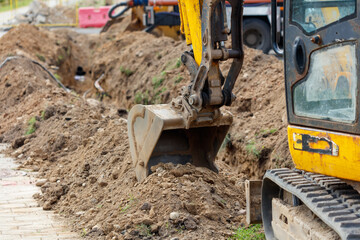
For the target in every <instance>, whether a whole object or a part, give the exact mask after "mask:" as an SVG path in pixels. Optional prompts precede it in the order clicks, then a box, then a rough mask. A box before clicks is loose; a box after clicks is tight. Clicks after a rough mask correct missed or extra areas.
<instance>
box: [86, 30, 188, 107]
mask: <svg viewBox="0 0 360 240" xmlns="http://www.w3.org/2000/svg"><path fill="white" fill-rule="evenodd" d="M113 31H114V29H113V30H111V29H110V31H108V32H106V33H104V34H102V35H101V36H100V38H101V41H100V44H99V46H98V48H96V49H95V53H94V55H93V57H92V58H93V59H94V61H93V64H92V68H91V72H92V74H93V75H92V76H93V80H96V79H98V78H99V77H100V76H101V75H102V74H104V76H105V77H104V80H103V81H102V82H101V86H102V87H103V88H104V90H105V91H106V92H107V93H108V94H109V95H110V96H111V99H110V98H106V99H105V101H106V102H111V103H115V104H116V105H117V106H118V107H120V108H124V109H130V108H131V106H133V105H134V104H135V103H143V104H154V103H160V102H168V101H169V100H170V99H171V98H172V97H173V96H176V95H177V94H178V92H177V90H178V89H180V87H181V86H182V85H183V84H184V83H185V82H187V81H186V80H187V79H185V78H186V77H187V75H188V73H186V72H185V73H184V75H185V78H184V76H182V75H183V74H182V72H184V71H186V70H185V68H184V67H183V66H182V64H181V62H180V54H181V53H182V52H183V50H185V49H186V44H185V43H183V42H180V41H175V40H173V39H171V38H167V37H161V38H156V37H155V36H153V35H151V34H149V33H145V32H124V33H119V34H116V33H114V32H113ZM180 73H181V74H180Z"/></svg>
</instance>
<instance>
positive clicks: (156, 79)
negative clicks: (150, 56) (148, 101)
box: [151, 72, 166, 89]
mask: <svg viewBox="0 0 360 240" xmlns="http://www.w3.org/2000/svg"><path fill="white" fill-rule="evenodd" d="M162 73H165V74H164V75H163V74H161V77H153V79H152V81H151V82H152V85H153V88H154V89H157V88H159V87H160V86H161V84H162V83H163V82H164V80H165V76H166V72H162Z"/></svg>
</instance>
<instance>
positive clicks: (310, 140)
mask: <svg viewBox="0 0 360 240" xmlns="http://www.w3.org/2000/svg"><path fill="white" fill-rule="evenodd" d="M227 3H229V4H230V5H231V7H232V11H231V18H230V19H231V22H227V17H226V9H225V4H227ZM179 8H180V16H181V23H182V25H181V30H182V32H183V33H184V34H185V36H186V41H187V43H188V44H189V45H190V46H191V51H189V52H185V53H183V55H182V56H181V60H182V62H183V63H184V64H185V65H186V66H187V68H188V70H189V72H190V75H191V82H190V83H189V85H188V86H186V87H184V89H182V93H181V95H180V96H179V97H177V98H175V99H173V100H172V102H171V104H163V105H152V106H143V105H136V106H134V107H133V108H132V109H131V111H130V113H129V120H128V134H129V139H130V150H131V154H132V158H133V161H134V166H135V172H136V177H137V179H138V180H139V181H142V180H144V179H145V178H146V177H147V176H148V175H149V174H151V167H152V166H155V165H156V164H158V163H161V162H164V163H166V162H172V163H175V164H186V163H192V164H194V165H195V166H202V167H208V168H210V169H212V170H213V171H217V168H216V165H215V164H214V159H215V157H216V154H217V151H218V149H219V147H220V145H221V144H222V142H223V139H224V137H225V135H226V134H227V132H228V129H229V126H230V125H231V123H232V116H231V114H230V113H228V112H227V111H225V110H223V109H221V107H222V106H224V105H228V106H229V105H231V103H232V102H233V101H234V99H235V96H234V95H233V94H232V89H233V87H234V84H235V81H236V79H237V77H238V74H239V72H240V70H241V67H242V63H243V48H242V9H243V1H241V0H239V1H238V0H229V1H227V2H225V1H224V0H200V1H198V0H179ZM281 9H283V14H284V16H283V18H282V19H283V24H284V42H283V44H281V45H282V46H283V49H280V48H279V45H278V43H277V39H276V36H277V35H276V31H277V27H278V26H279V24H280V23H279V22H277V19H278V18H277V17H276V16H277V14H278V10H279V6H278V3H277V1H276V0H272V33H273V34H272V42H273V49H274V51H275V53H277V54H278V55H283V56H284V72H285V90H286V108H287V116H288V123H289V125H288V142H289V148H290V152H291V156H292V159H293V162H294V165H295V168H294V169H285V168H284V169H273V170H268V171H267V172H266V174H265V176H264V178H263V181H262V189H261V191H262V193H261V195H262V196H261V199H262V201H261V210H262V221H263V225H264V231H265V235H266V238H267V239H271V240H272V239H280V240H282V239H331V240H333V239H343V240H345V239H346V240H354V239H360V194H359V191H360V183H359V182H360V122H359V115H360V112H359V111H360V107H359V106H360V105H359V104H360V101H359V100H360V97H359V94H360V92H359V88H358V84H359V79H358V76H360V75H359V69H360V67H359V57H360V48H359V39H360V19H359V16H360V13H359V11H360V1H356V0H284V3H283V5H282V6H281ZM230 39H231V48H230V49H229V48H226V47H225V46H228V44H225V42H226V41H228V40H230ZM228 59H232V65H231V68H230V70H229V72H228V73H227V74H226V76H224V75H223V74H222V72H221V71H220V68H219V63H220V61H225V60H228ZM259 84H261V83H259Z"/></svg>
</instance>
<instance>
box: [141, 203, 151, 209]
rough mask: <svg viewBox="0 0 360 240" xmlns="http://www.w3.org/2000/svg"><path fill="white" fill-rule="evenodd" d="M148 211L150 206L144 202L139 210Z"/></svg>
mask: <svg viewBox="0 0 360 240" xmlns="http://www.w3.org/2000/svg"><path fill="white" fill-rule="evenodd" d="M150 209H151V204H150V203H148V202H145V203H144V204H143V205H142V206H141V208H140V210H144V211H148V210H150Z"/></svg>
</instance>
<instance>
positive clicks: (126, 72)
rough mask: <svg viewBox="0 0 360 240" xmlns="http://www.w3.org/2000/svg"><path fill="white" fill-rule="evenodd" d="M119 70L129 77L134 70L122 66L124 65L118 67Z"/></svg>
mask: <svg viewBox="0 0 360 240" xmlns="http://www.w3.org/2000/svg"><path fill="white" fill-rule="evenodd" d="M120 71H121V73H123V74H125V75H126V76H127V77H130V76H131V75H133V74H134V73H135V71H132V70H131V69H128V68H124V67H122V66H121V67H120Z"/></svg>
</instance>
